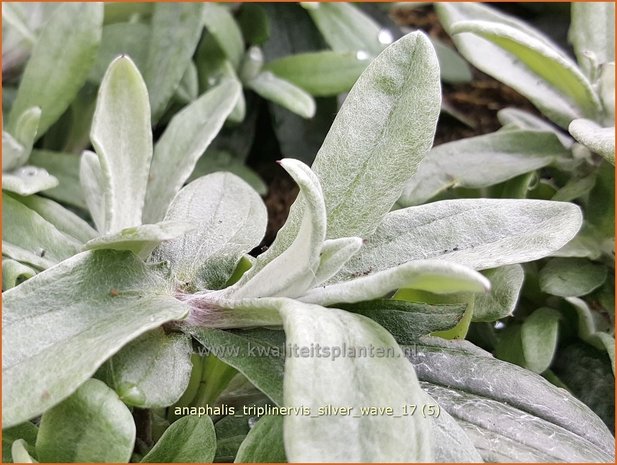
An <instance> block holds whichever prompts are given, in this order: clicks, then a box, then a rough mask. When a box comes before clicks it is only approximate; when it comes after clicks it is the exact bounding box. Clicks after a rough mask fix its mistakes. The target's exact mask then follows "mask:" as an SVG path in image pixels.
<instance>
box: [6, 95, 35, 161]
mask: <svg viewBox="0 0 617 465" xmlns="http://www.w3.org/2000/svg"><path fill="white" fill-rule="evenodd" d="M40 121H41V109H40V108H39V107H32V108H28V109H26V110H24V112H23V113H22V114H21V115H20V116H19V118H17V123H16V124H15V129H14V133H13V134H14V136H15V140H16V141H17V142H18V143H19V144H20V149H21V150H20V154H19V157H18V158H17V159H16V160H14V161H13V163H10V165H12V166H10V165H9V166H7V167H6V168H5V166H4V165H5V164H4V160H3V163H2V171H5V170H10V169H13V168H17V167H19V166H21V165H23V164H24V163H26V161H27V160H28V157H29V156H30V152H31V151H32V146H33V145H34V141H35V140H36V135H37V131H38V129H39V123H40ZM3 149H4V145H3Z"/></svg>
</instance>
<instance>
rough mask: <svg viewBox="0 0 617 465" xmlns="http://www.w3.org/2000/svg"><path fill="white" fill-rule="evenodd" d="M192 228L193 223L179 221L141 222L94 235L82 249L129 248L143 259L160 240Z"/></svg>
mask: <svg viewBox="0 0 617 465" xmlns="http://www.w3.org/2000/svg"><path fill="white" fill-rule="evenodd" d="M194 228H195V226H194V225H193V224H191V223H189V222H180V221H162V222H160V223H156V224H143V225H141V226H134V227H130V228H124V229H121V230H120V231H118V232H116V233H112V234H105V235H103V236H99V237H96V238H94V239H92V240H90V241H88V242H86V244H85V245H84V247H83V250H100V249H112V250H130V251H131V252H133V253H134V254H135V255H137V256H139V257H141V258H143V259H145V258H147V257H148V256H149V255H150V253H151V252H152V251H153V250H154V249H155V248H156V246H157V245H159V244H160V243H161V242H164V241H171V240H173V239H177V238H178V237H179V236H182V235H183V234H185V233H186V232H187V231H190V230H192V229H194Z"/></svg>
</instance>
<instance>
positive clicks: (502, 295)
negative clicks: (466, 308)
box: [473, 265, 525, 321]
mask: <svg viewBox="0 0 617 465" xmlns="http://www.w3.org/2000/svg"><path fill="white" fill-rule="evenodd" d="M482 274H483V275H484V276H485V277H486V278H487V279H488V280H489V281H490V282H491V291H490V292H488V293H486V294H478V295H477V296H476V299H475V302H474V308H473V321H495V320H499V319H501V318H505V317H507V316H512V312H514V308H515V307H516V303H517V302H518V297H519V294H520V292H521V288H522V287H523V279H524V278H525V273H524V272H523V267H522V266H520V265H509V266H502V267H499V268H493V269H492V270H486V271H484V272H483V273H482Z"/></svg>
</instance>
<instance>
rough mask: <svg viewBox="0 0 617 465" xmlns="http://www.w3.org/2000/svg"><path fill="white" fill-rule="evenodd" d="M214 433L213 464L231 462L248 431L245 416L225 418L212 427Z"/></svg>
mask: <svg viewBox="0 0 617 465" xmlns="http://www.w3.org/2000/svg"><path fill="white" fill-rule="evenodd" d="M214 428H215V431H216V455H215V456H214V461H215V462H232V461H233V460H234V458H235V457H236V454H237V452H238V449H239V448H240V445H241V444H242V441H244V438H246V435H247V434H248V432H249V431H250V427H249V418H248V417H246V416H239V415H234V416H227V417H225V418H221V419H220V420H219V421H217V422H216V424H215V425H214Z"/></svg>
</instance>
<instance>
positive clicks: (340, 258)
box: [311, 237, 362, 287]
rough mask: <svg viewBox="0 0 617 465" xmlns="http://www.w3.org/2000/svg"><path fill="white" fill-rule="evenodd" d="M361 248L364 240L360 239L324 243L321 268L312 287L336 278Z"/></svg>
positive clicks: (316, 273) (345, 238)
mask: <svg viewBox="0 0 617 465" xmlns="http://www.w3.org/2000/svg"><path fill="white" fill-rule="evenodd" d="M361 246H362V239H361V238H359V237H341V238H339V239H329V240H327V241H324V243H323V246H322V248H321V254H320V256H319V267H318V268H317V271H316V272H315V279H314V280H313V283H312V285H311V286H312V287H316V286H318V285H319V284H321V283H323V282H324V281H327V280H328V279H330V278H331V277H332V276H334V275H335V274H336V273H337V272H338V271H339V270H340V269H341V268H342V267H343V265H344V264H345V263H347V261H348V260H349V259H350V258H351V257H352V256H353V255H354V254H355V253H356V252H357V251H358V250H359V249H360V247H361Z"/></svg>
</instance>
